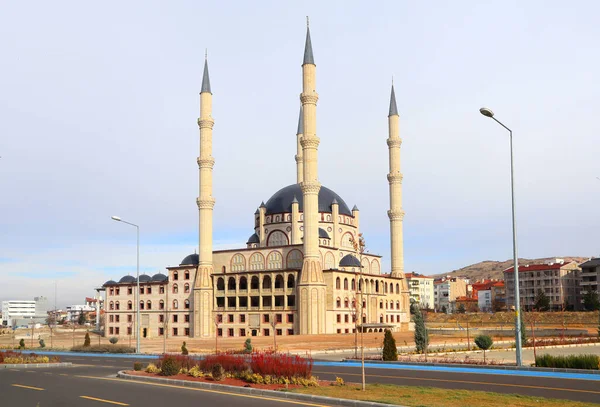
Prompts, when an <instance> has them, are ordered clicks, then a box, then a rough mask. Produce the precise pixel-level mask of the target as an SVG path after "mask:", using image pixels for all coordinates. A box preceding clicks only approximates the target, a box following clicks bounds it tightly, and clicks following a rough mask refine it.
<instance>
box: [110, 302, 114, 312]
mask: <svg viewBox="0 0 600 407" xmlns="http://www.w3.org/2000/svg"><path fill="white" fill-rule="evenodd" d="M109 308H110V309H111V310H113V309H115V303H114V302H112V301H111V302H110V304H109Z"/></svg>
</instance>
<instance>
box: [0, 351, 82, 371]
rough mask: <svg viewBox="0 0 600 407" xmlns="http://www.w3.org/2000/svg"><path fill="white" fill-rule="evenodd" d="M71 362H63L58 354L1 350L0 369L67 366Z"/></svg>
mask: <svg viewBox="0 0 600 407" xmlns="http://www.w3.org/2000/svg"><path fill="white" fill-rule="evenodd" d="M65 366H71V363H61V362H60V359H59V358H58V356H52V357H51V358H49V357H48V356H42V355H36V354H35V353H24V352H14V351H10V350H9V351H0V369H18V368H22V367H26V368H33V367H65Z"/></svg>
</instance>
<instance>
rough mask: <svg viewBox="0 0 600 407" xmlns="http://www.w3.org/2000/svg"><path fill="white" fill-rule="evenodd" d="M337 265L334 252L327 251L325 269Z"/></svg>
mask: <svg viewBox="0 0 600 407" xmlns="http://www.w3.org/2000/svg"><path fill="white" fill-rule="evenodd" d="M334 268H336V267H335V257H334V256H333V253H331V252H327V253H325V267H324V269H325V270H331V269H334Z"/></svg>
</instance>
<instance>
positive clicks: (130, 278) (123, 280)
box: [119, 276, 135, 284]
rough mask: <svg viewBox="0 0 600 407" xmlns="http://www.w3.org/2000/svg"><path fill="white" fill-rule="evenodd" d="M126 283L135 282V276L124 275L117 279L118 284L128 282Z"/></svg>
mask: <svg viewBox="0 0 600 407" xmlns="http://www.w3.org/2000/svg"><path fill="white" fill-rule="evenodd" d="M128 283H135V277H134V276H124V277H123V278H121V279H120V280H119V284H128Z"/></svg>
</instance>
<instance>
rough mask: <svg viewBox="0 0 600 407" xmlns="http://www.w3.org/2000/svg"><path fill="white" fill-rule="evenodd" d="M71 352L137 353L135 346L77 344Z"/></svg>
mask: <svg viewBox="0 0 600 407" xmlns="http://www.w3.org/2000/svg"><path fill="white" fill-rule="evenodd" d="M71 352H91V353H135V348H130V347H129V346H125V345H118V346H116V345H91V346H87V347H86V346H83V345H77V346H73V347H72V348H71Z"/></svg>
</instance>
